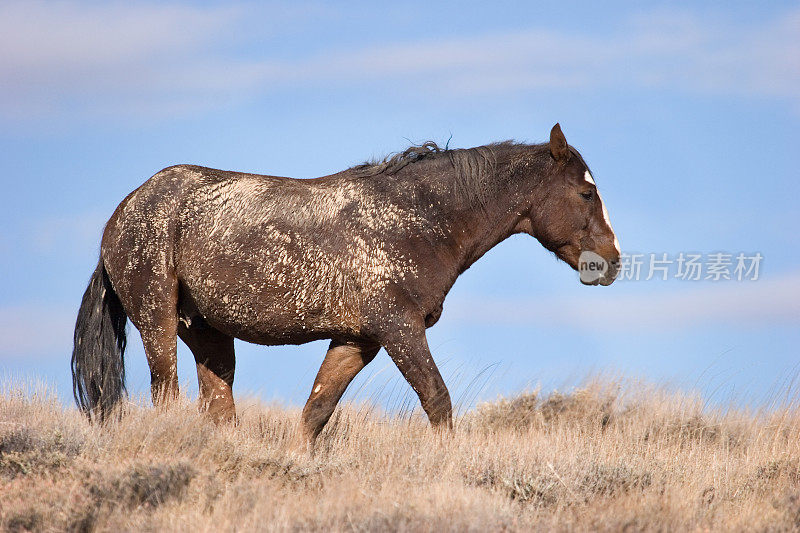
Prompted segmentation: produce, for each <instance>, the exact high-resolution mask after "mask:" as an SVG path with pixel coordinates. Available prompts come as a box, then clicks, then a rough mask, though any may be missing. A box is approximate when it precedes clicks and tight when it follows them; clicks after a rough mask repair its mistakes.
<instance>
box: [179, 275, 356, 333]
mask: <svg viewBox="0 0 800 533" xmlns="http://www.w3.org/2000/svg"><path fill="white" fill-rule="evenodd" d="M192 285H194V286H187V287H186V289H187V290H186V291H185V292H186V293H187V297H185V298H184V297H182V302H181V307H182V308H185V309H186V310H185V311H184V312H185V313H187V314H191V313H192V312H195V313H196V314H197V315H198V316H199V317H201V318H202V319H203V320H204V321H205V322H207V323H208V324H209V325H211V326H212V327H214V328H216V329H219V330H220V331H222V332H224V333H227V334H228V335H231V336H233V337H236V338H239V339H242V340H245V341H247V342H253V343H257V344H266V345H280V344H303V343H305V342H310V341H314V340H318V339H323V338H331V337H335V336H357V335H358V334H359V331H360V321H359V319H358V316H357V315H358V314H357V312H356V310H355V306H353V305H348V302H347V301H345V300H346V299H339V300H335V298H333V297H331V296H330V295H327V294H326V293H325V291H310V290H309V289H308V288H307V287H303V288H298V287H286V286H271V285H270V284H269V283H262V284H245V283H233V284H230V283H223V282H222V281H221V280H212V279H209V278H206V280H204V282H201V283H195V284H192Z"/></svg>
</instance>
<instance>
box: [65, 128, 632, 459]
mask: <svg viewBox="0 0 800 533" xmlns="http://www.w3.org/2000/svg"><path fill="white" fill-rule="evenodd" d="M516 233H526V234H528V235H531V236H533V237H535V238H536V239H537V240H538V241H539V242H540V243H541V244H542V245H543V246H544V247H545V248H546V249H547V250H549V251H551V252H553V253H554V254H555V255H556V256H557V257H558V258H559V259H561V260H563V261H564V262H566V263H567V264H568V265H569V266H570V267H572V268H573V269H576V270H578V269H579V268H580V263H581V254H582V253H588V252H590V253H592V254H596V255H598V256H600V257H602V258H603V259H604V260H605V261H606V262H607V265H606V268H605V270H604V271H603V272H602V273H601V274H600V275H598V276H596V277H595V278H594V279H589V280H588V281H587V280H586V279H584V278H583V276H581V278H580V279H581V281H582V282H583V283H585V284H593V285H598V284H599V285H609V284H611V283H612V282H613V281H614V278H615V275H616V273H617V270H618V264H619V256H620V250H619V243H618V241H617V238H616V236H615V234H614V231H613V229H612V228H611V223H610V221H609V218H608V213H607V211H606V209H605V206H604V205H603V202H602V199H601V197H600V194H599V193H598V191H597V186H596V184H595V181H594V178H593V176H592V174H591V171H590V170H589V167H588V166H587V164H586V162H585V161H584V160H583V158H582V157H581V155H580V153H579V152H578V151H577V150H576V149H575V148H574V147H572V146H570V145H569V144H568V143H567V140H566V138H565V137H564V134H563V132H562V130H561V127H560V125H559V124H556V125H555V126H554V127H553V128H552V130H551V132H550V139H549V142H548V143H542V144H522V143H517V142H513V141H505V142H500V143H494V144H489V145H486V146H480V147H476V148H468V149H448V148H445V149H441V148H439V147H438V146H437V145H436V144H435V143H432V142H428V143H425V144H422V145H418V146H411V147H410V148H408V149H407V150H405V151H403V152H402V153H398V154H395V155H394V156H391V157H387V158H386V159H384V160H382V161H379V162H373V163H365V164H362V165H357V166H354V167H352V168H349V169H347V170H344V171H342V172H339V173H336V174H331V175H328V176H323V177H320V178H314V179H293V178H287V177H277V176H267V175H258V174H247V173H240V172H229V171H222V170H216V169H211V168H205V167H200V166H194V165H178V166H171V167H168V168H166V169H164V170H162V171H160V172H158V173H157V174H155V175H154V176H153V177H151V178H150V179H148V180H147V181H146V182H145V183H144V184H142V185H141V186H140V187H139V188H137V189H136V190H134V191H133V192H132V193H130V194H129V195H128V196H127V197H126V198H125V199H124V200H123V201H122V203H120V204H119V206H118V207H117V208H116V210H115V211H114V213H113V215H112V216H111V218H110V219H109V220H108V222H107V224H106V225H105V229H104V231H103V236H102V242H101V247H100V259H99V262H98V264H97V268H96V269H95V271H94V273H93V274H92V276H91V279H90V282H89V285H88V287H87V289H86V291H85V294H84V295H83V299H82V302H81V306H80V310H79V312H78V317H77V321H76V326H75V334H74V348H73V352H72V362H71V366H72V376H73V392H74V396H75V400H76V402H77V404H78V406H79V408H80V409H81V410H82V411H84V412H85V413H86V414H87V415H88V416H89V418H90V419H91V420H95V419H99V420H100V421H103V420H105V419H106V418H107V417H108V415H109V413H111V412H112V410H113V409H114V408H115V406H116V405H117V404H118V402H119V401H120V400H121V399H122V398H123V396H124V395H125V368H124V351H125V346H126V331H125V329H126V323H127V319H130V321H131V322H132V323H133V325H134V326H135V327H136V328H137V329H138V330H139V332H140V333H141V338H142V342H143V344H144V351H145V354H146V356H147V362H148V364H149V367H150V373H151V392H152V399H153V403H154V404H155V405H156V406H160V405H163V404H166V403H168V402H170V401H171V400H173V399H174V398H175V397H176V396H177V394H178V378H177V359H176V348H177V338H178V337H179V338H180V339H181V340H182V341H183V342H184V343H185V344H186V345H187V346H188V347H189V349H190V350H191V351H192V354H193V355H194V358H195V362H196V365H197V375H198V381H199V385H200V393H199V396H200V398H199V404H200V409H201V411H203V412H205V413H207V414H208V415H209V416H210V417H211V418H212V419H213V420H214V421H216V422H218V423H221V422H224V421H229V420H234V419H235V406H234V400H233V393H232V386H233V380H234V367H235V356H234V342H233V341H234V338H238V339H242V340H244V341H247V342H251V343H257V344H262V345H285V344H303V343H306V342H310V341H315V340H319V339H329V340H330V346H329V348H328V351H327V354H326V355H325V358H324V360H323V362H322V365H321V367H320V369H319V372H318V374H317V376H316V378H315V380H314V384H313V386H312V389H311V393H310V396H309V398H308V401H307V403H306V404H305V407H304V408H303V411H302V416H301V429H302V431H301V433H302V435H303V437H304V438H305V440H306V441H307V442H308V443H310V444H311V445H313V443H314V441H315V439H316V438H317V436H318V435H319V433H320V431H321V430H322V428H323V427H324V426H325V424H326V423H327V422H328V420H329V418H330V417H331V415H332V413H333V411H334V409H335V407H336V405H337V403H338V402H339V400H340V399H341V397H342V394H343V393H344V391H345V389H346V388H347V386H348V385H349V384H350V382H351V381H352V380H353V378H354V377H355V376H356V374H358V373H359V372H360V371H361V370H362V369H363V368H364V367H365V366H366V365H368V364H369V363H370V361H372V360H373V359H374V358H375V356H376V354H377V353H378V351H379V349H380V348H381V347H383V348H385V349H386V351H387V353H388V354H389V356H390V358H391V359H392V361H393V362H394V364H395V365H396V366H397V368H398V369H399V370H400V372H401V373H402V375H403V376H404V377H405V379H406V380H407V381H408V383H409V384H410V385H411V387H412V388H413V390H414V391H415V392H416V394H417V395H418V397H419V400H420V403H421V405H422V408H423V410H424V411H425V413H426V414H427V416H428V419H429V421H430V423H431V425H432V426H434V427H452V405H451V401H450V395H449V392H448V390H447V387H446V385H445V383H444V381H443V379H442V376H441V375H440V373H439V370H438V369H437V367H436V363H435V362H434V360H433V357H432V356H431V352H430V349H429V347H428V343H427V341H426V337H425V335H426V329H427V328H430V327H431V326H433V325H434V324H435V323H436V322H437V321H438V320H439V317H440V316H441V314H442V310H443V303H444V299H445V296H446V295H447V293H448V291H449V290H450V288H451V287H452V286H453V284H454V283H455V281H456V278H458V276H459V275H460V274H462V273H463V272H464V271H465V270H466V269H467V268H469V267H470V266H471V265H472V264H473V263H474V262H475V261H477V260H478V259H479V258H480V257H481V256H482V255H484V254H485V253H486V252H487V251H488V250H489V249H491V248H492V247H494V246H495V245H497V244H498V243H500V242H501V241H503V240H504V239H506V238H507V237H509V236H510V235H512V234H516Z"/></svg>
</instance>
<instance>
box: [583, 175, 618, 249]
mask: <svg viewBox="0 0 800 533" xmlns="http://www.w3.org/2000/svg"><path fill="white" fill-rule="evenodd" d="M583 178H584V179H585V180H586V181H588V182H589V183H591V184H592V185H594V186H595V187H596V186H597V184H596V183H595V182H594V178H593V177H592V174H591V173H590V172H589V171H588V170H587V171H586V172H585V173H584V174H583ZM597 198H598V199H599V200H600V205H602V206H603V220H605V221H606V226H608V229H609V231H611V233H613V234H614V248H616V249H617V253H620V250H619V240H618V239H617V234H616V233H614V228H612V227H611V219H610V218H609V217H608V209H606V204H605V202H603V198H602V197H601V196H600V191H597Z"/></svg>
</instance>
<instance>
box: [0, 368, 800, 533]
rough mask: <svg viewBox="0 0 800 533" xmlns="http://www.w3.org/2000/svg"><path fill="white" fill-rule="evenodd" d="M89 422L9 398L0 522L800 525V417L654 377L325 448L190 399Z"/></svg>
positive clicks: (274, 411) (288, 413) (264, 411)
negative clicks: (216, 416) (712, 407)
mask: <svg viewBox="0 0 800 533" xmlns="http://www.w3.org/2000/svg"><path fill="white" fill-rule="evenodd" d="M126 410H127V413H126V415H125V416H124V417H123V418H122V419H121V421H119V422H115V423H112V424H109V425H108V426H107V427H97V426H92V425H90V424H88V423H87V422H86V421H85V420H84V419H83V418H82V417H81V416H80V415H79V414H78V413H77V412H76V411H75V410H74V409H64V408H63V407H62V406H61V405H60V404H59V403H58V402H57V401H56V400H54V399H53V398H52V397H51V396H49V395H48V394H47V393H45V392H36V391H32V390H22V389H19V388H17V389H14V388H13V387H11V386H9V387H6V388H5V391H4V392H3V393H2V395H0V529H2V530H8V531H24V530H34V531H48V530H50V531H52V530H82V531H92V530H100V531H104V530H105V531H108V530H114V531H117V530H144V531H162V530H179V531H191V532H193V533H195V532H199V531H219V530H233V529H236V530H326V531H328V530H343V531H370V530H381V531H383V530H404V531H440V530H458V531H463V530H475V531H497V530H531V529H538V530H611V531H619V530H626V531H642V530H659V531H664V530H667V531H675V530H793V529H800V417H798V414H797V412H796V411H795V410H794V409H792V408H782V409H776V410H773V411H771V412H769V413H745V412H741V411H733V410H730V411H725V412H722V411H715V412H710V411H708V410H704V409H703V403H702V400H701V399H698V398H692V397H688V396H685V395H680V394H677V393H669V392H666V391H664V390H661V389H659V388H656V387H649V386H647V385H636V384H627V385H619V384H615V383H609V382H595V383H591V384H589V385H588V386H587V387H586V388H584V389H580V390H576V391H572V392H571V393H569V394H555V393H554V394H551V395H548V396H547V397H537V395H536V394H527V395H521V396H518V397H516V398H512V399H508V400H501V401H498V402H495V403H490V404H484V405H481V406H479V407H478V408H477V409H475V410H473V411H470V412H468V413H466V414H465V415H463V416H461V417H460V418H458V419H457V421H456V428H455V430H454V431H453V432H452V433H451V434H444V435H443V434H438V433H436V432H434V431H432V430H430V429H429V428H428V426H427V423H426V422H425V421H424V420H423V419H422V418H421V417H420V416H419V415H417V414H413V413H412V414H411V415H403V416H397V415H395V416H393V415H387V414H383V413H380V412H378V411H376V410H374V409H368V408H365V407H359V406H353V405H349V406H345V407H344V408H343V409H341V410H340V411H338V412H337V414H336V415H334V419H333V420H332V421H331V424H329V426H328V427H327V428H326V430H325V432H324V433H323V435H322V436H321V438H320V441H319V444H318V446H317V449H316V451H315V453H314V454H313V455H311V454H308V453H304V452H302V451H298V449H297V448H296V446H295V445H294V443H295V435H296V433H295V430H296V424H297V421H298V420H299V412H298V411H297V410H294V409H283V408H279V407H270V406H262V405H259V404H257V403H252V402H251V403H249V404H248V403H247V402H241V404H240V419H239V422H238V424H237V425H235V426H227V427H219V428H218V427H214V426H213V425H210V424H209V423H207V422H206V421H205V420H204V419H203V418H202V417H201V416H199V415H198V414H197V412H196V408H195V407H194V405H193V404H191V403H189V402H188V401H186V402H184V403H183V404H181V405H177V406H175V407H174V408H171V409H169V410H155V409H153V408H151V407H148V406H146V405H145V406H143V405H138V404H135V403H134V404H130V405H128V406H127V407H126Z"/></svg>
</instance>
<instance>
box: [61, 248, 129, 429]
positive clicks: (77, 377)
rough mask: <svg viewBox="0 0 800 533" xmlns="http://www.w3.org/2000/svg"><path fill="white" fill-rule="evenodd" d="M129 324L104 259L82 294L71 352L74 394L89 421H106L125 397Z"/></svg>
mask: <svg viewBox="0 0 800 533" xmlns="http://www.w3.org/2000/svg"><path fill="white" fill-rule="evenodd" d="M127 320H128V317H127V315H126V314H125V310H124V309H123V308H122V303H121V302H120V300H119V297H118V296H117V293H116V292H114V288H113V287H112V286H111V281H110V280H109V279H108V273H107V272H106V267H105V265H104V264H103V259H102V258H101V259H100V262H99V263H98V264H97V268H96V269H95V271H94V274H92V278H91V279H90V280H89V286H88V287H86V292H85V293H83V300H82V301H81V308H80V310H79V311H78V320H77V321H76V322H75V337H74V345H73V348H72V392H73V395H74V396H75V402H76V403H77V404H78V407H79V408H80V409H81V410H82V411H83V412H84V413H86V415H87V416H88V417H89V419H90V420H92V419H99V420H100V421H101V422H102V421H104V420H105V419H106V417H108V415H109V414H110V413H111V410H112V409H113V408H114V406H115V405H116V404H117V402H119V400H121V399H122V397H123V396H124V395H125V359H124V354H125V343H126V338H125V325H126V323H127Z"/></svg>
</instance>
